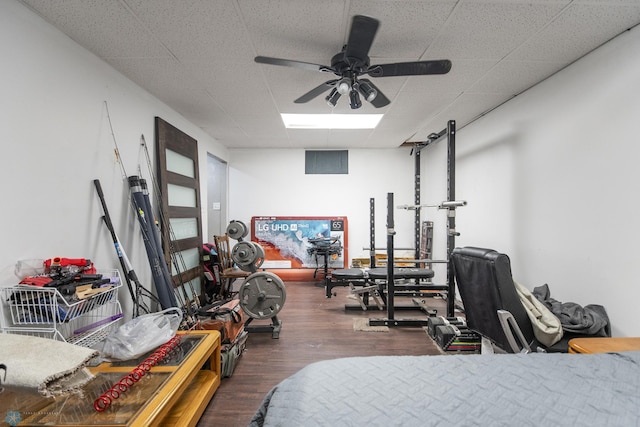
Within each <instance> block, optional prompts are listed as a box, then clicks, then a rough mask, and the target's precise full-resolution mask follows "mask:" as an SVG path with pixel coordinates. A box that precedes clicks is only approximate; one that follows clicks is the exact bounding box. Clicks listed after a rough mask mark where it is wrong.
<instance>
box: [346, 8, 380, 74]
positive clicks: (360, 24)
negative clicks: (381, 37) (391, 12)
mask: <svg viewBox="0 0 640 427" xmlns="http://www.w3.org/2000/svg"><path fill="white" fill-rule="evenodd" d="M379 25H380V21H378V20H377V19H374V18H370V17H368V16H362V15H356V16H354V17H353V22H352V23H351V32H350V33H349V40H348V41H347V46H346V49H345V52H344V56H345V59H346V61H347V62H349V63H351V62H357V61H353V59H356V60H359V61H360V62H362V63H365V62H367V59H368V56H369V49H371V44H373V39H374V38H375V36H376V32H377V31H378V26H379Z"/></svg>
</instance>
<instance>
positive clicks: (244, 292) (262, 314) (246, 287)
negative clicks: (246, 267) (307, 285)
mask: <svg viewBox="0 0 640 427" xmlns="http://www.w3.org/2000/svg"><path fill="white" fill-rule="evenodd" d="M238 293H239V297H240V307H241V308H242V310H244V312H245V313H247V315H248V316H250V317H252V318H254V319H269V318H271V317H273V316H275V315H276V314H278V312H279V311H280V310H281V309H282V306H283V305H284V302H285V300H286V297H287V292H286V291H285V288H284V282H283V281H282V279H280V278H279V277H278V276H276V275H275V274H273V273H271V272H268V271H260V272H257V273H253V274H251V275H250V276H249V277H247V278H246V280H245V281H244V283H243V284H242V285H241V286H240V290H239V291H238Z"/></svg>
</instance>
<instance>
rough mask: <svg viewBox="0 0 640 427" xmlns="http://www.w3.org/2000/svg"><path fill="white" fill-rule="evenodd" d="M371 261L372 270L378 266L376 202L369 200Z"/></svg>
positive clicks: (372, 199)
mask: <svg viewBox="0 0 640 427" xmlns="http://www.w3.org/2000/svg"><path fill="white" fill-rule="evenodd" d="M369 261H370V264H369V265H370V266H371V268H375V266H376V200H375V199H374V198H373V197H372V198H370V199H369Z"/></svg>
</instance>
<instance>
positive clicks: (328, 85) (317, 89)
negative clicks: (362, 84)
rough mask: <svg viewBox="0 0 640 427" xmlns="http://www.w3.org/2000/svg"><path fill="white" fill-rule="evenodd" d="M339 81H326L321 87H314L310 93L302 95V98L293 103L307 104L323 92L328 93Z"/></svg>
mask: <svg viewBox="0 0 640 427" xmlns="http://www.w3.org/2000/svg"><path fill="white" fill-rule="evenodd" d="M337 81H338V80H337V79H336V80H329V81H326V82H324V83H322V84H321V85H320V86H316V87H314V88H313V89H311V90H310V91H309V92H307V93H305V94H304V95H302V96H301V97H300V98H298V99H296V100H295V101H293V102H295V103H296V104H304V103H305V102H309V101H311V100H312V99H313V98H315V97H317V96H319V95H321V94H322V93H323V92H326V91H327V90H329V88H331V87H333V86H335V85H336V82H337Z"/></svg>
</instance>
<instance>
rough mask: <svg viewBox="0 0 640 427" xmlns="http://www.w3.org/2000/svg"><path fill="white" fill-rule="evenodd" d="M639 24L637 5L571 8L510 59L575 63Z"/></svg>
mask: <svg viewBox="0 0 640 427" xmlns="http://www.w3.org/2000/svg"><path fill="white" fill-rule="evenodd" d="M620 3H622V4H620ZM625 3H626V4H625ZM629 3H632V4H629ZM638 22H640V2H637V1H636V2H624V1H621V2H602V3H600V4H598V3H594V2H585V3H583V4H575V5H571V6H570V7H569V8H567V10H565V11H564V12H563V13H562V14H561V15H560V16H558V17H557V18H556V19H554V20H553V21H552V22H550V23H549V24H548V25H547V26H546V28H545V29H544V31H542V32H540V33H538V34H536V35H535V37H533V38H531V39H530V40H527V41H526V42H525V43H523V44H522V45H521V46H520V47H519V48H518V49H516V50H515V51H514V52H513V53H512V54H511V55H509V57H508V59H522V60H533V61H556V62H572V61H575V60H576V59H578V58H580V57H581V56H583V55H585V54H586V53H588V52H590V51H591V50H593V49H595V48H597V47H598V46H600V45H601V44H602V43H604V42H606V41H608V40H609V39H611V38H613V37H615V36H616V35H618V34H620V33H621V32H622V31H625V30H626V29H627V28H630V27H633V26H634V25H637V24H638Z"/></svg>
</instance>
